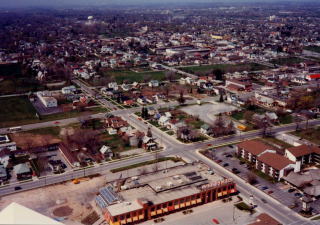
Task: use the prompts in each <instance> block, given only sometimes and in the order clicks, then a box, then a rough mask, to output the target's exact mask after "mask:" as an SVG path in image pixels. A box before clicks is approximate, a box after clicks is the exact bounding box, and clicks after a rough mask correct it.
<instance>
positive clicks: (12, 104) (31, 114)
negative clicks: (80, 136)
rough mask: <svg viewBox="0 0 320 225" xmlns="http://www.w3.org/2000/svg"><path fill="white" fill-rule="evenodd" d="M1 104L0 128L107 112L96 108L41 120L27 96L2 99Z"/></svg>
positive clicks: (53, 115) (58, 114)
mask: <svg viewBox="0 0 320 225" xmlns="http://www.w3.org/2000/svg"><path fill="white" fill-rule="evenodd" d="M0 104H1V105H2V106H4V107H2V108H1V110H0V127H13V126H20V125H25V124H32V123H41V122H47V121H54V120H61V119H67V118H71V117H78V116H85V115H90V114H95V113H100V112H106V110H105V109H103V108H100V107H95V108H90V109H87V110H86V111H84V112H79V111H70V112H63V113H57V114H52V115H46V116H42V117H41V119H39V118H38V117H37V116H36V110H35V108H34V107H33V105H32V104H31V103H30V101H29V100H28V98H27V97H25V96H20V97H8V98H0Z"/></svg>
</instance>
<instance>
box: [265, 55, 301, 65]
mask: <svg viewBox="0 0 320 225" xmlns="http://www.w3.org/2000/svg"><path fill="white" fill-rule="evenodd" d="M304 61H305V60H304V59H300V58H297V57H288V58H278V59H273V60H271V61H270V63H274V64H277V65H281V66H285V65H286V66H291V65H294V64H298V63H301V62H304Z"/></svg>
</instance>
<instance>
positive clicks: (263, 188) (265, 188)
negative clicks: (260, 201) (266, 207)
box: [261, 186, 269, 190]
mask: <svg viewBox="0 0 320 225" xmlns="http://www.w3.org/2000/svg"><path fill="white" fill-rule="evenodd" d="M267 189H269V188H268V187H267V186H263V187H262V188H261V190H267Z"/></svg>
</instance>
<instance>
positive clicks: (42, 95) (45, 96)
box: [37, 91, 58, 108]
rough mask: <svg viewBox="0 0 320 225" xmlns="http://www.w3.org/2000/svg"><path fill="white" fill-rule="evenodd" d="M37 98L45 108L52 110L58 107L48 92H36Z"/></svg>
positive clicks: (55, 100)
mask: <svg viewBox="0 0 320 225" xmlns="http://www.w3.org/2000/svg"><path fill="white" fill-rule="evenodd" d="M37 97H38V98H39V100H40V101H41V103H42V104H43V105H44V106H45V107H47V108H53V107H57V106H58V101H57V99H55V98H54V97H52V96H50V94H49V93H48V92H41V91H39V92H37Z"/></svg>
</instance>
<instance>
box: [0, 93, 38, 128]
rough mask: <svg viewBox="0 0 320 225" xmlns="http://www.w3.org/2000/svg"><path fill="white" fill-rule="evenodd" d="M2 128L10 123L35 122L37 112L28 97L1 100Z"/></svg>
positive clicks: (0, 120) (0, 121) (0, 124)
mask: <svg viewBox="0 0 320 225" xmlns="http://www.w3.org/2000/svg"><path fill="white" fill-rule="evenodd" d="M0 105H1V110H0V127H4V126H6V124H7V123H8V122H9V121H14V122H18V121H21V120H35V119H37V117H36V110H35V108H34V107H33V105H32V104H31V102H30V101H29V99H28V97H25V96H23V97H9V98H0Z"/></svg>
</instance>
